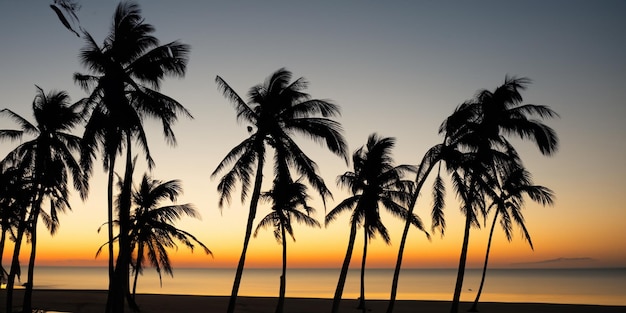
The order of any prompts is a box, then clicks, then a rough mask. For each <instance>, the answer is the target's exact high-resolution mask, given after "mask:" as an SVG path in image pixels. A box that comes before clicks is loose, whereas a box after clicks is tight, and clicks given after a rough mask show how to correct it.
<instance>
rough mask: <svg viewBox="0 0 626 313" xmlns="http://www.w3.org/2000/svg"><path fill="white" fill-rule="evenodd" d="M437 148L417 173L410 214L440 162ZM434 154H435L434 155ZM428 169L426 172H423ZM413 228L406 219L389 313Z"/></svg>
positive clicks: (390, 297)
mask: <svg viewBox="0 0 626 313" xmlns="http://www.w3.org/2000/svg"><path fill="white" fill-rule="evenodd" d="M436 148H437V146H435V147H433V148H430V149H429V150H428V151H427V152H426V155H424V157H423V158H422V162H421V163H420V168H419V169H418V171H417V176H416V177H415V180H416V185H415V191H414V192H413V196H412V197H411V202H410V203H409V207H408V210H409V214H408V216H410V215H411V214H413V210H414V209H415V205H416V204H417V198H418V197H419V194H420V191H421V190H422V186H423V185H424V182H425V181H426V178H427V177H428V174H429V173H430V171H431V170H432V169H433V167H434V166H435V164H437V162H439V160H440V159H441V156H440V155H438V153H437V152H436V150H435V149H436ZM433 153H434V154H433ZM424 167H425V168H426V170H425V171H423V172H422V170H423V169H424ZM410 227H411V220H410V219H408V218H407V219H406V221H405V223H404V230H403V231H402V239H401V240H400V247H399V248H398V258H397V259H396V267H395V268H394V270H393V279H392V281H391V294H390V296H389V303H388V305H387V313H393V308H394V304H395V302H396V295H397V293H398V281H399V279H400V270H401V269H402V257H403V256H404V248H405V247H406V240H407V238H408V236H409V228H410Z"/></svg>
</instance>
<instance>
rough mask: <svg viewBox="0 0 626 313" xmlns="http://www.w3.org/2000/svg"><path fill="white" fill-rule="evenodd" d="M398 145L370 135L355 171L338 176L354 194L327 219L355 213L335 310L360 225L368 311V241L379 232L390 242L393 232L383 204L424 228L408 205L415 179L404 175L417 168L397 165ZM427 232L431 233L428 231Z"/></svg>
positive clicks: (361, 303)
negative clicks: (382, 212) (394, 152)
mask: <svg viewBox="0 0 626 313" xmlns="http://www.w3.org/2000/svg"><path fill="white" fill-rule="evenodd" d="M394 145H395V139H394V138H389V137H387V138H381V137H379V136H378V135H376V134H372V135H370V136H369V138H368V140H367V144H366V145H365V146H363V147H361V148H359V149H357V150H356V151H355V152H354V154H353V156H352V162H353V166H354V171H353V172H350V171H348V172H346V173H344V174H342V175H340V176H339V177H338V178H337V183H338V185H339V186H341V187H345V188H348V189H350V191H351V192H352V196H350V197H348V198H347V199H344V200H343V201H342V202H341V203H339V204H338V205H337V206H336V207H335V208H333V209H332V210H331V211H330V212H328V214H327V215H326V219H325V222H326V224H327V225H328V224H329V223H330V222H332V221H334V220H335V219H336V218H337V216H338V215H339V214H341V213H342V212H344V211H348V210H352V215H351V217H350V238H349V241H348V248H347V251H346V256H345V258H344V261H343V265H342V268H341V272H340V275H339V282H338V283H337V289H336V291H335V296H334V299H333V308H332V312H333V313H335V312H337V311H338V309H339V303H340V301H341V296H342V294H343V288H344V285H345V281H346V277H347V273H348V267H349V265H350V259H351V257H352V251H353V249H354V241H355V239H356V233H357V228H358V227H359V226H362V227H363V229H364V231H363V240H364V241H363V257H362V261H361V288H360V294H361V296H360V298H359V308H361V309H363V311H364V312H365V280H364V278H365V261H366V257H367V246H368V241H369V240H371V239H374V238H375V237H376V234H379V235H380V236H381V237H382V239H383V240H384V241H385V243H387V244H389V243H390V238H389V233H388V231H387V228H386V227H385V225H384V224H383V223H382V221H381V218H380V210H381V208H382V209H385V210H386V211H387V212H389V213H391V214H392V215H394V216H397V217H400V218H402V219H405V220H406V219H408V220H410V221H411V224H412V225H414V226H415V227H417V228H418V229H420V230H422V231H424V229H423V227H422V223H421V221H420V219H419V218H418V217H417V216H416V215H414V214H410V213H409V212H408V210H407V209H406V207H405V206H406V204H407V203H408V202H409V199H410V197H411V192H412V191H413V182H412V181H410V180H405V179H403V176H404V175H406V174H407V173H412V172H415V170H416V169H415V167H414V166H410V165H398V166H394V164H393V158H392V156H391V149H392V148H393V146H394ZM426 234H427V235H428V233H426Z"/></svg>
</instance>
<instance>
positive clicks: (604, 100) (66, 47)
mask: <svg viewBox="0 0 626 313" xmlns="http://www.w3.org/2000/svg"><path fill="white" fill-rule="evenodd" d="M51 2H52V1H51V0H50V1H17V0H0V42H1V43H2V44H0V95H1V98H0V107H6V108H10V109H12V110H14V111H16V112H18V113H19V114H22V115H23V116H25V117H28V118H29V119H31V120H32V117H31V116H32V113H31V103H32V100H33V97H34V95H35V86H34V85H35V84H37V85H38V86H40V87H42V88H43V89H44V90H46V91H49V90H52V89H57V90H67V91H68V92H69V94H70V96H71V97H72V99H73V100H79V99H80V98H82V97H84V96H85V95H86V93H85V92H84V91H82V90H80V89H79V88H78V87H77V86H76V85H75V84H74V83H73V81H72V74H73V73H74V72H82V73H85V72H86V70H85V69H84V68H83V67H82V66H81V65H80V64H79V61H78V57H77V56H78V53H79V50H80V49H81V47H83V45H84V42H83V40H82V39H79V38H78V37H76V36H75V35H73V34H72V33H70V32H69V31H67V30H66V29H65V28H64V27H63V25H62V24H61V23H60V22H59V20H58V19H57V17H56V16H55V14H54V12H53V11H52V10H51V9H50V8H49V6H48V4H50V3H51ZM80 3H81V4H82V8H81V9H80V10H79V11H78V16H79V18H80V19H81V24H82V26H83V27H84V28H85V29H86V30H87V31H89V32H90V33H91V34H92V36H93V37H94V38H95V40H96V41H97V42H98V43H101V42H102V41H103V39H104V36H105V34H106V33H107V32H108V30H109V26H110V23H111V17H112V15H113V12H114V8H115V6H116V4H117V1H96V0H90V1H87V0H83V1H80ZM139 4H140V6H141V8H142V10H143V16H144V17H145V19H146V21H147V22H148V23H150V24H153V25H154V26H155V27H156V33H155V35H156V36H157V37H158V38H159V39H160V40H161V41H162V42H163V43H165V42H169V41H173V40H177V39H180V40H181V41H183V42H185V43H188V44H190V45H191V46H192V50H191V55H190V62H189V68H188V73H187V75H186V77H185V78H184V79H167V80H166V81H165V83H164V84H163V92H164V93H166V94H168V95H170V96H172V97H173V98H175V99H177V100H178V101H180V102H181V103H182V104H183V105H185V106H186V107H187V108H188V109H189V110H190V111H191V112H192V114H193V115H194V117H195V119H193V120H185V119H182V120H180V122H179V123H178V124H177V125H176V126H175V132H176V135H177V138H178V146H177V147H176V148H172V147H169V146H167V145H166V144H165V142H164V141H163V140H162V138H163V137H162V135H161V131H160V129H159V127H158V125H157V124H156V123H154V122H147V123H146V128H147V129H148V131H149V141H150V148H151V150H152V154H153V157H154V159H155V161H156V168H155V169H154V170H153V172H152V174H153V176H154V177H155V178H157V179H161V180H169V179H180V180H182V182H183V186H184V190H185V193H184V196H183V197H182V198H181V202H191V203H194V204H195V205H196V206H197V208H198V209H199V211H200V213H201V214H202V217H203V219H202V221H195V220H190V219H185V220H184V221H183V222H181V223H180V224H178V226H179V227H181V228H183V229H185V230H188V231H190V232H192V233H193V234H195V235H196V236H197V237H198V238H199V239H200V240H202V241H203V242H204V243H205V244H206V245H207V246H209V248H211V250H212V251H213V252H214V254H215V257H214V258H211V257H208V256H204V255H203V254H201V252H200V251H199V250H198V251H196V253H194V254H193V255H191V254H190V253H188V252H187V251H186V250H185V249H183V248H182V247H181V249H180V250H179V251H178V252H177V253H173V254H172V257H173V258H174V266H206V267H235V266H236V261H237V258H238V256H239V253H240V250H241V243H242V238H243V234H244V228H245V221H246V216H247V205H248V203H247V202H246V203H244V204H241V203H240V202H239V201H234V202H233V203H232V205H231V206H230V207H225V208H223V210H221V211H220V210H219V209H218V207H217V191H216V186H217V180H216V179H213V180H212V179H210V177H209V176H210V173H211V172H212V171H213V170H214V169H215V167H216V166H217V164H218V162H219V161H220V160H221V159H222V158H223V157H224V156H225V155H226V153H227V152H228V151H229V150H230V149H231V148H232V147H233V146H235V145H236V144H237V143H239V142H240V141H241V140H243V139H244V138H245V137H246V135H247V132H246V129H245V126H246V125H238V124H237V122H236V119H235V111H234V110H233V108H232V106H231V105H230V103H229V102H228V101H226V100H225V99H224V98H223V96H222V95H221V94H220V93H219V92H218V91H217V88H216V85H215V83H214V78H215V76H216V75H220V76H221V77H222V78H224V79H225V80H226V81H227V82H229V83H230V85H231V86H232V87H233V88H234V89H235V90H237V91H238V92H239V94H240V95H242V96H244V97H245V95H246V93H247V91H248V89H249V88H250V87H251V86H253V85H255V84H257V83H260V82H262V81H263V80H264V79H265V78H266V77H267V76H268V75H270V74H271V73H272V72H273V71H275V70H277V69H279V68H281V67H286V68H288V69H289V70H291V71H292V72H293V73H294V76H295V77H300V76H304V77H306V78H307V79H308V81H309V82H310V88H309V90H308V91H309V93H310V94H311V95H313V96H314V97H316V98H324V99H331V100H332V101H334V102H335V103H337V104H339V105H340V106H341V108H342V113H343V115H342V117H341V118H340V119H339V121H340V122H341V123H342V124H343V126H344V128H345V135H346V138H347V140H348V143H349V145H350V151H351V152H352V151H354V150H355V149H356V148H358V147H360V146H361V145H363V144H364V143H365V141H366V138H367V136H368V135H369V134H371V133H373V132H377V133H379V134H380V135H383V136H392V137H396V138H397V146H396V148H395V150H394V156H395V159H396V161H397V163H398V164H401V163H404V164H417V163H419V162H420V160H421V158H422V156H423V154H424V153H425V152H426V150H427V149H428V148H429V147H430V146H432V145H435V144H437V143H438V142H440V141H441V138H440V137H439V135H438V134H437V128H438V126H439V124H440V123H441V121H442V120H443V119H444V118H445V117H446V116H448V115H449V114H450V113H451V112H452V111H453V110H454V108H455V107H456V106H457V105H458V104H460V103H461V102H463V101H464V100H467V99H469V98H471V97H472V96H473V95H474V94H475V92H476V91H477V90H480V89H483V88H487V89H493V88H495V87H497V86H498V85H500V84H501V83H502V82H503V81H504V78H505V75H507V74H508V75H515V76H526V77H529V78H531V79H532V80H533V84H532V85H531V86H530V87H529V89H528V90H527V91H525V92H524V93H523V96H524V100H525V102H526V103H534V104H544V105H548V106H550V107H551V108H552V109H554V110H555V111H556V112H558V113H559V114H560V115H561V118H560V119H557V120H550V121H547V123H548V124H549V125H550V126H552V127H553V128H554V129H555V130H556V131H557V133H558V135H559V137H560V141H561V146H560V150H559V152H558V153H557V154H556V155H555V156H554V157H552V158H546V157H543V156H541V154H540V153H539V152H538V151H537V150H536V149H535V148H534V147H533V146H531V145H529V144H527V143H521V144H519V145H518V149H519V151H520V153H521V155H522V158H523V160H524V162H525V165H526V166H527V167H528V169H529V170H530V171H531V172H532V174H533V177H534V181H535V183H536V184H540V185H544V186H547V187H549V188H552V189H553V190H554V191H555V193H556V205H555V206H554V207H547V208H543V207H540V206H538V205H535V204H533V203H531V202H527V204H528V205H527V206H526V208H525V211H524V215H525V217H526V219H527V221H526V222H527V226H528V228H529V230H530V233H531V235H532V238H533V243H534V245H535V250H534V251H532V250H531V249H530V248H529V246H528V245H527V243H526V242H524V241H523V240H522V238H521V236H520V233H519V232H518V231H517V230H516V231H515V237H514V240H513V242H511V243H507V242H506V240H505V238H504V235H503V233H502V231H501V229H499V228H498V229H497V230H496V235H495V236H496V238H495V242H494V246H493V249H492V259H491V260H492V264H493V266H494V267H519V266H564V267H580V266H592V267H609V266H610V267H615V266H626V250H625V249H624V247H626V228H625V227H624V222H626V210H625V209H626V207H625V206H624V201H623V197H622V195H623V190H624V189H625V188H626V183H625V178H624V177H626V163H625V161H626V145H625V144H624V141H623V140H624V135H626V126H625V125H626V123H624V118H626V103H625V100H624V99H626V76H625V73H626V58H625V57H624V56H626V33H625V30H626V19H624V14H625V13H626V2H624V1H601V2H592V1H523V2H512V1H506V2H503V1H471V2H465V1H464V2H461V1H459V2H451V1H437V2H435V1H429V2H422V1H390V2H385V3H383V2H382V1H341V2H340V3H337V2H336V1H308V2H305V1H206V3H205V2H204V1H177V2H176V3H174V2H172V1H165V0H162V1H157V0H150V1H140V2H139ZM16 127H17V126H16V125H15V124H14V123H12V122H11V121H9V120H8V119H3V120H0V128H3V129H5V128H9V129H14V128H16ZM77 133H80V131H77ZM298 142H299V143H301V144H302V146H303V147H304V149H305V150H306V151H307V153H309V155H310V157H311V158H312V159H314V160H315V161H316V162H317V163H318V164H319V167H320V170H321V174H322V176H323V177H324V179H325V181H326V183H327V185H328V186H329V187H330V188H331V190H332V192H333V195H334V200H333V201H330V203H329V208H328V209H331V208H332V207H333V205H334V204H335V203H338V202H339V201H340V200H342V199H343V198H345V197H346V196H347V193H346V192H345V191H342V190H339V189H338V188H337V187H336V185H335V178H336V176H337V175H339V174H341V173H343V172H345V171H346V170H348V167H347V166H346V164H344V163H343V162H342V161H341V160H340V159H339V158H337V157H335V156H333V155H332V154H330V153H329V152H327V151H325V150H324V149H322V148H320V147H319V146H317V145H316V144H313V143H311V142H308V141H307V140H306V139H305V138H298ZM516 142H517V141H516ZM14 146H15V143H10V142H6V141H5V142H2V143H1V146H0V153H1V154H2V155H3V156H4V155H5V154H6V152H8V151H9V150H10V149H12V148H13V147H14ZM98 164H100V163H98ZM95 169H96V172H95V175H94V177H93V179H92V181H91V192H90V195H89V199H88V200H87V201H86V202H84V203H83V202H81V201H80V199H79V198H78V197H77V196H76V195H74V197H73V198H72V199H71V205H72V207H73V211H72V212H69V213H68V214H66V215H63V216H61V223H62V225H61V228H60V230H59V232H58V234H57V235H56V236H55V237H50V236H49V235H47V234H45V233H44V232H40V234H41V235H40V238H41V239H40V241H39V246H38V248H39V249H38V251H39V257H38V260H39V263H38V264H41V265H44V264H47V265H96V264H105V258H103V257H101V258H100V259H98V260H94V254H95V251H96V249H97V248H98V246H99V245H101V244H102V243H104V242H105V241H106V234H105V232H102V233H98V232H97V231H96V230H97V228H98V227H99V226H100V225H101V224H102V223H103V222H105V221H106V176H105V175H104V174H103V172H102V170H101V167H96V168H95ZM145 170H146V168H145V166H143V165H140V166H138V169H137V170H136V176H137V177H140V176H141V175H142V174H143V172H144V171H145ZM266 177H271V174H270V173H269V172H267V173H266ZM430 185H431V184H430V183H427V185H426V186H425V187H426V188H425V189H424V190H423V192H422V197H421V198H420V200H419V203H418V206H417V207H416V213H417V214H418V215H420V216H421V217H422V219H423V220H424V222H425V225H426V226H427V227H428V228H430V215H429V210H430V206H431V203H432V199H431V197H430V189H429V188H430ZM448 189H449V194H450V196H449V201H448V206H447V207H446V214H447V215H446V217H447V224H448V228H447V232H446V235H445V237H441V236H439V234H436V235H434V236H433V239H432V241H431V242H429V241H428V240H426V238H425V236H424V235H423V234H420V233H418V232H417V231H412V233H411V235H410V238H409V242H408V249H407V252H406V256H405V262H404V265H405V267H456V265H457V262H458V255H459V251H460V247H461V240H462V228H463V219H462V215H461V213H460V211H459V208H458V205H457V203H456V202H455V198H454V196H453V195H452V188H448ZM239 191H240V189H238V190H237V192H239ZM74 194H75V193H74ZM235 199H237V197H235ZM318 200H319V199H317V198H316V201H315V202H314V206H316V208H317V209H318V213H317V214H316V215H315V217H316V218H317V219H318V220H320V221H323V216H324V208H323V206H322V204H321V202H320V201H318ZM267 213H268V209H267V207H266V206H264V207H262V208H261V209H260V210H259V217H258V218H260V217H262V216H263V215H264V214H267ZM258 218H257V221H258ZM383 222H384V223H385V224H386V225H387V227H388V228H389V229H390V233H391V238H392V245H391V246H387V245H385V244H384V243H383V242H382V241H381V240H376V241H373V242H372V244H371V250H370V251H371V252H370V254H369V255H368V262H369V263H368V264H369V266H372V267H392V266H393V264H394V262H395V256H396V253H397V246H398V242H399V239H400V233H401V223H400V222H399V221H397V220H395V219H394V218H392V217H391V216H388V215H383ZM295 236H296V239H297V242H295V243H290V244H289V262H290V266H293V267H339V266H340V264H341V261H342V259H343V256H344V253H345V248H346V244H347V239H348V214H346V215H345V216H344V217H343V218H341V219H338V220H337V221H335V222H334V223H332V224H330V225H328V226H327V227H326V228H322V229H308V228H304V227H302V226H295ZM360 237H361V236H359V238H360ZM486 239H487V231H486V230H473V231H472V237H471V242H470V252H469V266H471V267H477V266H479V264H480V263H481V261H482V256H483V254H484V249H485V245H486ZM361 244H362V242H361V241H360V240H359V241H358V242H357V246H356V247H357V248H355V254H354V256H353V261H354V260H356V261H358V260H359V259H360V251H361V248H360V247H361ZM6 255H7V254H5V257H6ZM279 260H280V246H279V245H278V244H277V243H276V241H275V240H274V238H273V236H272V232H271V230H266V231H264V232H261V233H260V235H259V237H258V238H256V239H254V240H253V241H252V242H251V244H250V249H249V254H248V263H247V264H248V265H249V266H251V267H274V266H280V263H279V262H280V261H279ZM353 265H357V264H356V263H353Z"/></svg>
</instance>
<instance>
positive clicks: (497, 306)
mask: <svg viewBox="0 0 626 313" xmlns="http://www.w3.org/2000/svg"><path fill="white" fill-rule="evenodd" d="M22 295H23V290H20V289H16V290H15V298H14V304H19V305H20V306H21V299H22ZM4 296H5V295H4V289H3V290H1V292H0V297H4ZM228 299H229V297H228V296H196V295H170V294H137V304H138V305H139V307H140V308H141V313H160V312H163V313H167V312H176V313H178V312H189V313H194V312H198V313H200V312H203V313H205V312H225V311H226V307H227V305H228ZM3 302H4V301H3ZM276 303H277V297H250V296H241V297H238V299H237V307H236V310H235V312H238V313H244V312H246V313H265V312H274V310H275V307H276ZM387 303H388V301H387V300H367V301H366V306H367V312H370V313H383V312H385V311H386V308H387ZM105 304H106V291H105V290H62V289H35V290H34V292H33V308H37V309H43V310H47V311H59V312H72V313H92V312H93V313H101V312H103V311H104V307H105ZM331 306H332V299H321V298H291V297H288V298H286V299H285V307H284V311H285V313H291V312H293V313H296V312H297V313H318V312H330V309H331ZM356 306H357V300H356V299H343V300H342V301H341V306H340V312H345V313H356V312H361V310H357V309H356ZM470 306H471V303H470V302H461V305H460V309H459V312H467V310H468V309H469V308H470ZM478 308H479V310H480V312H484V313H496V312H506V313H522V312H533V313H552V312H558V313H560V312H563V313H565V312H569V313H578V312H579V313H583V312H585V313H618V312H626V306H606V305H583V304H547V303H509V302H484V303H480V304H479V307H478ZM3 309H4V308H0V311H2V310H3ZM449 310H450V301H433V300H397V301H396V304H395V307H394V312H395V313H409V312H416V311H418V312H423V313H447V312H449ZM128 312H130V311H128Z"/></svg>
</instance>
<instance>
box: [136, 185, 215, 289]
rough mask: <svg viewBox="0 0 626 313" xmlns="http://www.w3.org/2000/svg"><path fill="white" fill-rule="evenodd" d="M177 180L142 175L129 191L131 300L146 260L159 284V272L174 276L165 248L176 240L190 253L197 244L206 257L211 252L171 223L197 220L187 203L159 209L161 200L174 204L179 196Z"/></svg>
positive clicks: (196, 213)
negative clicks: (186, 218)
mask: <svg viewBox="0 0 626 313" xmlns="http://www.w3.org/2000/svg"><path fill="white" fill-rule="evenodd" d="M182 191H183V189H182V185H181V183H180V181H179V180H170V181H167V182H162V181H160V180H155V179H152V178H151V177H150V176H148V175H147V174H144V176H143V179H142V180H141V184H140V186H139V188H138V189H136V190H135V191H134V192H133V203H134V204H135V210H134V212H133V215H132V217H131V225H132V226H131V233H130V238H131V243H132V244H131V246H132V247H133V251H136V259H135V262H134V275H135V277H134V280H133V291H132V294H133V297H135V291H136V288H137V277H138V275H139V274H141V273H142V272H143V264H144V263H145V261H146V260H148V261H149V262H150V264H151V265H152V266H154V267H155V268H156V271H157V273H159V281H161V271H164V272H165V273H167V274H169V275H170V276H174V273H173V270H172V266H171V263H170V259H169V255H168V253H167V249H171V248H178V245H177V244H176V241H178V242H180V243H182V244H183V245H185V246H186V247H188V248H189V249H191V250H192V251H193V249H194V247H195V245H194V243H196V244H198V245H199V246H200V247H202V249H203V250H204V252H205V253H206V254H210V255H213V253H212V252H211V250H209V248H207V247H206V246H205V245H204V244H203V243H202V242H200V241H199V240H198V239H197V238H196V237H195V236H194V235H192V234H191V233H189V232H186V231H184V230H182V229H179V228H176V227H175V226H174V225H173V224H174V222H175V221H176V220H179V219H180V218H181V217H183V216H189V217H192V218H200V215H199V213H198V212H197V211H196V209H195V208H194V206H193V205H192V204H190V203H186V204H172V205H166V206H159V204H160V203H161V202H162V201H163V200H169V201H170V202H176V200H177V199H178V196H180V194H182Z"/></svg>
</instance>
